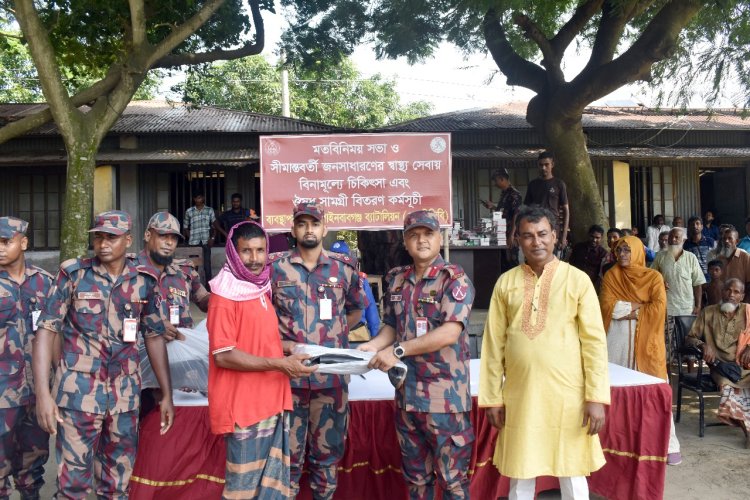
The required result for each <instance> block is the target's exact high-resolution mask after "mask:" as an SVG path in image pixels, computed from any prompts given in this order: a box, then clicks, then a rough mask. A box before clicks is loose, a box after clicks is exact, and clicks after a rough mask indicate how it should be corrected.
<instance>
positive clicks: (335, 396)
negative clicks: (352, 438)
mask: <svg viewBox="0 0 750 500" xmlns="http://www.w3.org/2000/svg"><path fill="white" fill-rule="evenodd" d="M292 401H293V402H294V412H293V413H292V423H291V432H290V434H289V445H290V451H291V453H290V455H291V497H292V498H294V497H296V496H297V493H298V492H299V481H300V477H301V476H302V468H303V466H304V465H305V458H307V469H308V470H309V471H310V489H312V493H313V498H315V499H328V498H333V493H334V491H336V476H337V473H338V470H337V467H338V463H339V462H340V461H341V459H342V458H343V456H344V445H345V443H346V431H347V429H348V427H349V389H348V387H347V386H345V385H344V386H341V387H331V388H328V389H317V390H314V391H311V390H308V389H292ZM306 452H307V453H306Z"/></svg>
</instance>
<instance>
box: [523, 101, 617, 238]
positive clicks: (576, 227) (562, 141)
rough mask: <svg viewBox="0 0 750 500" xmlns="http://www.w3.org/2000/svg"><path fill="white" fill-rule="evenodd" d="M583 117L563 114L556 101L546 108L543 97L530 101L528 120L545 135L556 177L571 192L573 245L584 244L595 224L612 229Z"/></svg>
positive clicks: (576, 114) (568, 112)
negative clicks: (606, 213)
mask: <svg viewBox="0 0 750 500" xmlns="http://www.w3.org/2000/svg"><path fill="white" fill-rule="evenodd" d="M582 117H583V113H582V111H581V112H575V113H570V111H567V112H566V114H563V113H562V111H561V109H559V107H557V106H555V104H554V101H552V102H551V105H550V104H547V103H546V102H545V100H544V98H543V97H540V96H537V97H534V98H533V99H532V100H531V102H530V103H529V107H528V110H527V120H528V121H529V123H531V124H532V125H533V126H534V127H536V129H537V130H539V131H541V132H542V135H543V137H544V139H545V141H546V143H547V147H548V149H549V150H550V151H552V152H553V153H554V155H555V170H554V175H555V177H559V178H560V179H562V180H563V181H565V184H566V185H567V188H568V206H569V208H570V234H569V236H568V241H569V242H571V243H577V242H579V241H585V240H586V238H587V233H588V228H589V227H590V226H591V225H592V224H599V225H601V226H602V227H604V229H605V230H606V229H607V227H608V226H609V222H608V221H607V218H606V216H605V214H604V204H603V203H602V199H601V196H600V195H599V186H598V185H597V183H596V177H594V169H593V167H592V166H591V158H590V157H589V153H588V150H587V148H586V136H585V134H584V133H583V125H582V123H581V120H582Z"/></svg>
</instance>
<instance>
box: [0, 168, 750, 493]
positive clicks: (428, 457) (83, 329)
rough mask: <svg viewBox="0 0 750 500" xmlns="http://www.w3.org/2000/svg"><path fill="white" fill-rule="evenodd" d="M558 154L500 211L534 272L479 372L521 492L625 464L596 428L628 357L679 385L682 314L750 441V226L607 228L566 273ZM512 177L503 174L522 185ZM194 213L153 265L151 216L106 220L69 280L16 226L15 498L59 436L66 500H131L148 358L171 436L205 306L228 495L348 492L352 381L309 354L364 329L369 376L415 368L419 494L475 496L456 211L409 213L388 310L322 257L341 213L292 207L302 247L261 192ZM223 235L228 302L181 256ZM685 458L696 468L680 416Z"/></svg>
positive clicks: (352, 266)
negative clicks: (614, 458) (453, 248)
mask: <svg viewBox="0 0 750 500" xmlns="http://www.w3.org/2000/svg"><path fill="white" fill-rule="evenodd" d="M539 161H540V164H542V165H541V171H542V178H541V180H542V181H543V182H542V184H541V187H539V188H538V189H536V188H535V190H533V193H531V194H527V200H525V201H526V202H529V203H530V204H531V205H521V204H520V201H519V200H518V199H517V198H518V197H516V196H512V197H510V198H506V199H504V200H502V203H499V204H498V205H501V206H502V205H506V204H509V205H510V206H512V210H513V211H514V215H513V222H512V226H511V227H512V228H513V229H514V240H515V244H516V246H517V248H518V249H519V250H520V254H521V256H522V261H523V264H522V265H518V266H513V267H511V268H510V269H509V270H508V271H507V272H505V273H503V274H502V275H501V276H500V277H499V279H498V281H497V283H496V285H495V288H494V290H493V293H492V297H491V302H490V308H489V311H488V317H487V322H486V324H485V330H484V344H483V349H482V353H481V362H480V365H481V371H480V388H479V397H478V404H479V407H480V408H483V409H484V411H485V413H486V415H487V418H488V420H489V422H490V423H491V424H492V425H493V426H494V427H496V428H497V429H498V430H499V433H498V439H497V442H496V450H495V454H494V458H493V462H494V464H495V465H496V467H497V468H498V470H499V471H500V473H501V474H503V475H505V476H507V477H510V478H511V492H510V498H514V499H525V498H533V496H534V491H535V478H536V477H538V476H555V477H558V478H560V485H561V490H562V493H563V498H575V499H578V498H588V486H587V482H586V476H587V475H589V474H590V473H591V472H593V471H595V470H598V469H599V468H601V467H602V466H603V464H604V463H605V460H604V455H603V452H602V448H601V444H600V442H599V439H598V436H597V434H598V433H599V431H600V430H601V429H602V427H603V425H604V422H605V411H604V406H605V405H607V404H609V397H610V393H609V381H608V370H607V362H608V361H609V362H612V363H615V364H619V365H622V366H625V367H628V368H631V369H634V370H638V371H641V372H644V373H648V374H650V375H653V376H655V377H658V378H661V379H663V380H668V376H669V370H670V364H671V363H672V362H673V353H674V349H675V348H676V347H677V346H676V345H675V342H674V340H673V335H672V330H673V325H674V319H673V318H674V317H675V316H682V315H697V319H696V321H695V323H694V326H693V329H692V331H691V332H690V335H689V337H688V340H687V342H688V343H689V344H690V345H692V346H695V347H697V348H699V349H701V350H702V352H703V356H704V358H705V360H706V362H707V363H709V364H710V365H711V373H712V375H713V376H714V378H715V380H716V382H717V384H719V386H720V387H721V391H722V393H721V400H720V404H719V413H718V415H719V418H720V419H721V420H723V421H725V422H727V423H730V424H732V425H737V426H739V427H740V428H742V430H743V431H744V432H745V435H746V441H745V443H746V446H750V438H748V437H747V433H748V429H750V308H747V307H746V305H745V300H746V290H748V285H750V255H749V254H748V253H747V252H746V251H745V250H743V249H742V246H743V245H745V246H749V245H750V236H746V237H745V238H743V239H742V240H740V239H739V235H738V232H737V230H736V228H734V227H731V226H720V227H714V224H713V223H714V219H713V217H709V216H707V217H706V218H705V219H701V218H698V217H691V218H690V219H689V220H688V224H687V226H688V227H687V229H686V228H683V227H682V226H674V227H666V226H665V225H664V224H663V222H664V221H663V217H661V216H657V217H655V218H654V222H653V225H652V226H650V227H649V230H648V231H647V234H646V239H645V240H641V239H639V238H638V237H637V236H635V235H633V234H632V232H631V231H623V230H619V229H614V228H612V229H610V230H608V231H607V232H606V243H607V246H608V247H609V250H607V249H605V247H604V246H603V244H602V243H603V239H604V237H605V231H604V229H603V228H602V227H600V226H592V227H591V228H590V230H589V240H588V241H586V242H582V243H579V244H577V245H574V247H573V251H572V253H571V255H570V259H569V260H570V263H568V262H565V261H564V260H561V259H560V258H558V255H560V254H561V249H562V247H561V245H560V243H564V239H565V233H566V232H567V226H568V219H569V217H568V211H567V198H566V194H565V187H564V183H562V181H559V182H558V181H557V180H555V179H554V177H553V176H552V168H553V166H554V160H553V159H552V158H551V157H550V156H540V159H539ZM505 174H506V173H503V172H500V175H498V176H497V177H496V179H497V181H498V183H501V184H503V186H504V187H505V188H506V189H509V188H510V187H511V186H510V183H509V182H508V176H507V175H505ZM534 193H536V194H534ZM511 194H512V193H511ZM553 195H554V197H555V198H556V201H554V203H552V202H551V201H550V198H552V197H553ZM534 196H538V197H539V198H540V199H542V202H538V201H539V200H535V199H534ZM529 197H531V198H530V199H528V198H529ZM545 199H546V201H544V200H545ZM194 201H195V206H194V207H191V209H190V210H188V213H186V214H185V227H184V228H181V226H180V223H179V221H178V220H177V218H176V217H174V216H173V215H172V214H169V213H167V212H158V213H156V214H154V215H153V216H152V217H151V219H150V220H149V222H148V224H147V228H146V231H145V233H144V235H143V240H144V249H143V251H142V252H140V253H139V254H137V255H133V254H128V253H127V250H128V248H129V247H130V246H131V245H132V243H133V235H132V220H131V217H130V216H129V215H128V214H127V213H125V212H122V211H116V210H114V211H108V212H104V213H101V214H98V215H97V216H96V217H95V219H94V225H93V228H92V229H91V233H92V246H93V256H92V257H87V258H79V259H71V260H68V261H65V262H63V263H62V264H61V265H60V269H59V271H58V273H57V275H56V276H55V277H53V276H52V275H50V274H49V273H47V272H46V271H44V270H42V269H41V268H38V267H35V266H33V265H31V264H30V263H28V262H27V261H26V259H25V251H26V249H27V246H28V238H27V237H26V234H27V231H28V230H29V227H28V226H29V225H28V223H27V222H26V221H23V220H21V219H18V218H15V217H0V334H2V339H3V343H4V345H3V351H2V359H0V363H2V367H3V372H2V374H1V375H0V390H2V398H1V399H0V414H2V424H3V425H2V427H0V430H1V431H2V432H1V437H2V449H0V472H1V473H2V477H0V497H7V496H8V495H9V494H10V491H11V483H10V479H11V477H12V478H13V480H14V482H15V488H16V489H18V490H19V491H20V492H21V495H22V498H38V497H39V489H40V487H41V485H42V484H43V468H44V465H45V463H46V461H47V459H48V455H49V450H48V443H49V439H50V435H54V436H55V437H56V458H57V463H58V470H57V498H85V497H86V495H87V494H88V493H89V492H90V491H91V490H92V489H94V490H95V492H96V494H97V496H98V497H100V498H127V496H128V487H129V480H130V477H131V474H132V470H133V463H134V460H135V455H136V448H137V444H138V414H139V413H138V412H139V409H140V407H141V397H142V396H141V387H140V381H141V380H140V354H139V347H140V346H141V345H142V346H143V348H144V349H145V353H146V355H147V356H148V360H149V362H150V364H151V366H152V368H153V370H154V373H155V376H156V379H157V381H158V384H159V386H160V390H158V391H154V392H152V393H150V394H149V397H150V398H153V400H154V401H153V403H154V404H155V405H156V406H157V407H158V408H157V409H156V411H158V412H159V415H160V417H161V433H162V434H164V433H166V432H168V431H169V430H170V428H171V427H172V425H173V423H174V419H175V409H174V404H173V399H172V383H171V380H170V371H169V359H168V353H167V348H166V345H167V342H170V341H173V340H179V339H180V338H181V335H182V334H181V333H180V331H179V330H178V328H181V327H183V328H184V327H188V328H189V327H192V326H193V319H192V317H191V314H190V303H191V302H192V303H193V304H195V306H197V307H198V308H199V309H201V310H203V311H205V312H207V328H208V333H209V352H207V353H206V356H207V357H208V362H209V369H208V373H209V376H208V406H209V417H210V425H211V429H212V431H213V432H214V433H215V434H219V435H223V436H224V437H225V440H226V445H227V446H226V450H227V451H226V476H225V486H224V493H223V496H224V497H225V498H271V499H273V498H292V497H295V496H296V495H297V493H298V492H299V488H300V478H301V475H302V471H303V468H304V469H305V470H306V471H308V472H309V483H310V487H311V490H312V492H313V497H314V498H331V497H332V496H333V493H334V491H335V490H336V485H337V474H338V470H339V469H338V465H339V463H340V461H341V460H342V458H343V454H344V451H345V448H346V436H347V428H348V424H349V409H348V378H347V377H345V376H340V375H328V374H323V373H317V367H316V366H314V365H312V366H311V365H310V364H309V363H308V362H307V361H308V357H307V356H306V355H304V354H299V353H296V352H295V348H296V347H297V346H298V345H299V344H315V345H318V346H324V347H335V348H348V347H350V344H349V343H350V335H349V334H350V332H351V331H352V330H355V329H357V328H358V327H360V326H361V327H364V328H367V327H370V328H372V333H371V335H368V336H367V337H369V338H370V340H369V341H367V342H364V343H362V344H360V345H359V346H358V347H357V348H358V349H359V350H361V351H363V352H369V353H371V356H372V358H371V360H370V362H369V367H370V368H372V369H379V370H382V371H386V372H387V371H388V370H390V369H391V368H392V367H394V366H395V365H396V364H397V363H403V364H405V365H406V367H407V374H406V377H405V380H404V381H403V384H401V385H399V386H398V387H397V389H396V395H395V403H396V412H395V415H394V421H395V429H396V433H397V437H398V442H399V445H400V448H401V454H402V473H403V477H404V480H405V482H406V484H407V487H408V489H409V495H410V497H411V498H434V496H435V495H436V491H435V490H436V488H437V487H438V485H439V488H440V489H441V490H442V491H443V496H444V497H445V498H468V497H469V475H468V471H469V464H470V460H471V455H472V448H473V442H474V439H475V434H474V430H473V428H472V423H471V419H470V411H471V409H472V399H471V393H470V390H469V380H470V376H469V361H470V359H469V358H470V354H469V352H470V350H469V339H468V333H467V326H468V322H469V317H470V313H471V309H472V304H473V300H474V295H475V290H474V287H473V285H472V283H471V281H470V280H469V278H468V277H467V276H466V274H465V273H464V271H463V270H462V269H461V267H460V266H458V265H455V264H451V263H449V262H446V261H445V260H443V258H442V256H441V254H440V250H441V247H442V246H443V235H442V231H441V228H440V226H439V220H438V218H437V216H436V215H435V213H434V212H432V211H429V210H418V211H415V212H413V213H410V214H408V215H406V216H405V219H404V228H403V235H402V238H403V246H404V248H405V249H406V252H407V253H408V255H409V258H410V263H409V264H408V265H404V266H397V267H394V268H393V269H391V270H390V271H389V272H388V273H387V274H386V276H385V280H384V281H385V282H384V297H383V304H382V305H383V314H382V318H380V317H379V315H378V314H377V308H376V307H375V304H374V298H373V297H372V294H371V292H370V293H369V294H368V293H367V292H366V288H367V287H369V285H368V284H367V280H366V279H364V277H363V276H362V275H361V274H360V273H359V272H358V270H357V262H356V258H354V257H352V256H350V255H349V252H348V247H347V246H346V245H345V244H344V243H343V242H337V243H336V244H335V245H334V248H332V250H331V251H329V250H326V249H324V248H323V239H324V237H325V236H326V234H327V232H328V229H327V227H326V223H325V213H324V210H323V209H322V207H320V206H318V205H317V204H315V203H300V204H298V205H296V206H294V208H293V213H292V227H291V228H290V232H291V236H292V237H293V238H294V239H295V241H296V246H294V247H293V248H291V249H287V250H285V251H282V252H271V250H272V243H271V239H270V237H269V235H268V234H267V233H266V231H265V230H264V229H263V227H262V226H261V225H260V224H259V223H258V222H256V220H255V217H254V216H253V215H254V214H252V213H251V212H250V211H247V210H245V209H243V208H242V206H241V198H237V197H235V196H233V200H232V201H233V203H232V208H231V209H230V210H229V211H228V212H229V214H227V213H225V214H222V216H221V217H220V218H219V219H216V217H215V215H213V211H212V210H210V209H208V207H206V206H205V202H204V201H203V200H202V197H201V196H198V197H196V199H195V200H194ZM550 203H552V204H553V205H554V207H555V208H556V211H551V210H549V209H548V208H546V207H545V206H544V205H547V204H550ZM540 205H542V206H540ZM563 207H564V209H563ZM560 214H563V215H562V216H560ZM707 215H712V214H707ZM225 216H226V217H225ZM217 221H218V222H217ZM676 222H681V221H679V220H678V221H676ZM747 229H749V230H750V218H749V219H748V228H747ZM217 232H218V233H221V234H222V235H224V233H225V234H226V246H225V253H226V261H225V264H224V265H223V267H222V268H221V270H220V271H219V273H218V274H217V275H216V276H211V275H210V274H208V275H207V276H208V279H209V282H208V283H209V285H210V293H209V291H208V290H207V289H206V287H204V285H203V284H202V283H201V279H200V276H199V273H198V271H197V270H196V269H195V267H194V266H193V265H192V263H191V262H190V261H183V260H179V259H175V251H176V248H177V245H178V243H180V241H181V240H185V241H186V242H187V243H192V244H196V245H200V246H205V247H208V248H209V249H210V247H211V245H212V242H213V239H214V238H215V235H216V233H217ZM716 233H718V234H717V235H718V238H714V237H713V236H712V235H714V234H716ZM558 234H562V236H561V237H560V238H558ZM561 239H562V241H561ZM652 240H653V241H652ZM652 244H653V245H654V246H655V248H653V249H652V248H650V246H651V245H652ZM563 246H564V245H563ZM647 261H650V263H651V265H650V267H647ZM368 309H369V311H370V314H365V316H368V317H366V318H364V319H363V311H366V310H368ZM378 323H380V326H379V327H378V326H377V325H378ZM730 365H732V366H734V368H732V366H730ZM249 388H252V389H251V390H252V391H253V392H252V395H250V394H249V393H248V390H249ZM550 415H554V419H556V421H555V422H554V425H549V422H548V420H547V419H549V418H550ZM582 423H583V425H582ZM667 461H668V463H669V464H671V465H676V464H679V463H680V461H681V454H680V449H679V442H678V440H677V438H676V435H675V432H674V425H673V424H672V427H671V432H670V440H669V451H668V457H667Z"/></svg>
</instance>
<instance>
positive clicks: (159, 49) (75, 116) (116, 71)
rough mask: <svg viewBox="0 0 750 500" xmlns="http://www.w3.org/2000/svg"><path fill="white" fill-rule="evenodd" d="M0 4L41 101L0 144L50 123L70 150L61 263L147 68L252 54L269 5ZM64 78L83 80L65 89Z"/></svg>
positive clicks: (71, 250) (263, 0) (82, 233)
mask: <svg viewBox="0 0 750 500" xmlns="http://www.w3.org/2000/svg"><path fill="white" fill-rule="evenodd" d="M0 8H2V9H3V10H4V14H5V16H6V17H7V18H8V19H9V20H10V21H11V22H12V21H16V22H17V23H18V25H19V26H20V27H21V31H22V34H23V41H24V42H25V43H26V44H27V45H28V49H29V52H30V54H31V57H32V60H33V61H34V66H35V68H36V72H37V74H38V78H39V81H40V84H41V88H42V92H43V94H44V98H45V100H46V101H47V103H48V105H49V109H47V110H44V111H42V112H39V113H37V114H35V115H31V116H28V117H25V118H23V119H20V120H18V121H14V122H11V123H9V124H7V125H5V126H3V127H2V128H0V143H2V142H5V141H7V140H9V139H11V138H13V137H17V136H18V135H21V134H23V133H25V132H28V131H30V130H33V129H34V128H36V127H38V126H39V125H42V124H44V123H46V122H48V121H50V120H51V119H54V121H55V124H56V125H57V127H58V128H59V130H60V133H61V135H62V137H63V140H64V142H65V148H66V150H67V153H68V169H67V190H66V197H65V205H64V210H63V226H62V234H61V257H62V258H68V257H73V256H78V255H82V254H83V253H85V251H86V248H87V247H88V234H87V232H86V230H87V229H88V228H89V224H90V213H91V206H92V197H93V178H94V167H95V164H96V163H95V158H96V152H97V150H98V149H99V145H100V144H101V141H102V139H103V138H104V136H105V135H106V134H107V132H108V131H109V129H110V128H111V127H112V125H113V124H114V122H115V121H116V120H117V118H118V117H119V116H120V115H121V114H122V112H123V111H124V109H125V107H126V106H127V104H128V103H129V102H130V100H131V99H132V98H133V96H134V95H135V93H136V91H137V90H138V88H139V87H140V86H141V84H142V83H143V82H144V80H145V79H146V78H147V75H148V73H149V71H151V70H153V69H155V68H176V67H179V66H184V65H193V64H203V63H208V62H212V61H218V60H226V59H236V58H240V57H245V56H248V55H254V54H259V53H260V52H261V51H262V50H263V46H264V41H265V37H264V26H263V18H262V15H261V10H267V11H271V12H273V9H274V6H273V0H158V1H153V0H127V1H126V0H107V1H101V0H46V1H45V0H12V1H11V0H5V1H0ZM0 35H2V34H0ZM5 35H7V34H5ZM5 38H6V39H7V38H9V37H8V36H5ZM66 72H68V74H70V75H71V76H72V77H74V78H77V79H79V80H78V81H82V82H90V83H88V84H87V83H84V84H83V85H82V88H79V89H76V90H73V91H71V89H70V88H69V87H68V86H67V85H66V83H65V82H66V78H64V77H63V75H64V74H66ZM66 76H67V75H66Z"/></svg>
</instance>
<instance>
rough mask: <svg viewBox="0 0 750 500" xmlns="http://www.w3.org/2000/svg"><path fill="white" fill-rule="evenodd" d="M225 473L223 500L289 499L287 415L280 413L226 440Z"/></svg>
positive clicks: (237, 431)
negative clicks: (251, 499) (249, 499)
mask: <svg viewBox="0 0 750 500" xmlns="http://www.w3.org/2000/svg"><path fill="white" fill-rule="evenodd" d="M225 441H226V444H227V471H226V482H225V483H224V493H223V494H222V498H226V499H234V498H236V499H245V498H262V499H263V500H285V499H287V498H289V413H288V412H282V413H280V414H278V415H274V416H273V417H270V418H267V419H265V420H263V421H261V422H258V423H257V424H254V425H251V426H249V427H244V428H240V427H237V426H235V430H234V432H233V433H231V434H227V435H226V437H225Z"/></svg>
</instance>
